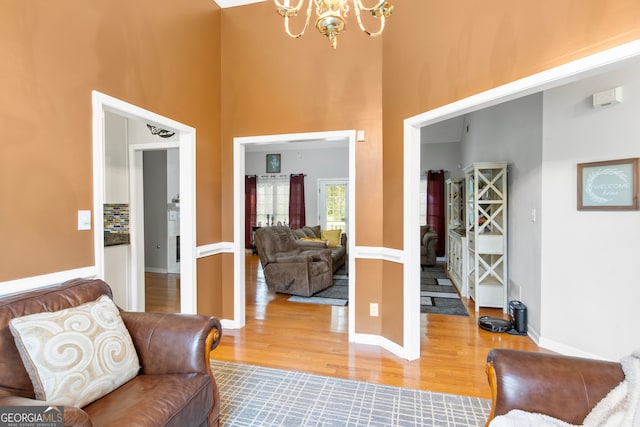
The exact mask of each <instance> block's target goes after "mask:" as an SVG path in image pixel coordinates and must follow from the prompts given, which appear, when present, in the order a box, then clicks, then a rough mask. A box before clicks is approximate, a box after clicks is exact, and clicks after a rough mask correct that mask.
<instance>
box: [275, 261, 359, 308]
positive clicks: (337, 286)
mask: <svg viewBox="0 0 640 427" xmlns="http://www.w3.org/2000/svg"><path fill="white" fill-rule="evenodd" d="M287 301H290V302H302V303H306V304H324V305H338V306H342V307H344V306H346V305H347V304H348V303H349V276H347V270H346V268H345V266H342V267H340V268H339V269H338V270H336V272H335V274H334V275H333V285H332V286H329V287H328V288H327V289H323V290H322V291H320V292H317V293H315V294H313V295H312V296H310V297H301V296H299V295H293V296H292V297H290V298H289V299H288V300H287Z"/></svg>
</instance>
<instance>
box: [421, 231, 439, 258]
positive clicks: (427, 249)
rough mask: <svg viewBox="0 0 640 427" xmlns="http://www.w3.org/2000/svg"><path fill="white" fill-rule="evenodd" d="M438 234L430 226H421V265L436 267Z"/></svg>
mask: <svg viewBox="0 0 640 427" xmlns="http://www.w3.org/2000/svg"><path fill="white" fill-rule="evenodd" d="M437 243H438V233H436V231H435V230H434V229H433V228H431V226H430V225H421V226H420V265H421V266H427V267H433V266H434V265H436V244H437Z"/></svg>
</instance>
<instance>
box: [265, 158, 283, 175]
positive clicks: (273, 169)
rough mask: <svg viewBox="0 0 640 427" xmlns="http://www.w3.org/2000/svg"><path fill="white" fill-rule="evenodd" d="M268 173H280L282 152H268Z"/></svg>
mask: <svg viewBox="0 0 640 427" xmlns="http://www.w3.org/2000/svg"><path fill="white" fill-rule="evenodd" d="M267 173H280V154H267Z"/></svg>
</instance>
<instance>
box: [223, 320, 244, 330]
mask: <svg viewBox="0 0 640 427" xmlns="http://www.w3.org/2000/svg"><path fill="white" fill-rule="evenodd" d="M220 324H221V325H222V328H223V329H242V328H244V325H240V323H239V322H238V321H237V320H230V319H221V320H220Z"/></svg>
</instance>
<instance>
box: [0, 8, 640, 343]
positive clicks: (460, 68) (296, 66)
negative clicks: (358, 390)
mask: <svg viewBox="0 0 640 427" xmlns="http://www.w3.org/2000/svg"><path fill="white" fill-rule="evenodd" d="M395 3H397V4H396V11H395V13H394V15H393V16H392V18H391V20H390V21H389V24H388V27H387V30H386V31H385V35H384V37H383V38H382V39H370V38H368V37H366V36H365V35H363V34H361V33H360V32H359V31H358V30H357V28H356V27H355V26H354V25H353V24H352V25H351V28H349V30H348V32H347V33H346V34H345V35H344V36H343V37H342V38H341V39H340V40H339V42H338V49H337V50H336V51H333V50H332V49H330V48H329V46H328V42H327V40H326V39H324V38H323V37H321V36H319V35H318V34H316V33H315V29H313V28H310V29H309V34H307V35H305V36H304V37H303V38H302V39H299V40H291V39H289V38H287V37H286V36H285V35H284V34H283V31H282V20H281V18H280V17H279V16H278V15H277V14H276V13H275V12H274V10H273V4H272V3H271V2H265V3H258V4H254V5H249V6H243V7H237V8H230V9H225V10H222V11H220V10H219V9H218V8H217V6H216V5H215V3H213V2H212V1H211V0H183V1H181V2H179V3H175V2H165V1H157V0H137V1H135V2H130V1H124V0H93V1H91V2H86V1H81V0H69V1H65V2H43V1H33V0H24V1H13V2H3V4H2V6H0V8H1V10H0V54H1V55H2V58H3V60H2V61H1V62H0V93H2V97H1V98H0V123H1V124H2V128H3V138H2V154H1V155H0V198H1V200H2V204H1V205H0V236H2V238H3V245H2V246H1V248H0V281H6V280H12V279H17V278H21V277H29V276H35V275H39V274H46V273H51V272H56V271H62V270H67V269H73V268H80V267H85V266H88V265H92V264H93V241H92V234H91V233H90V232H79V231H77V230H76V212H77V210H79V209H92V182H91V181H92V170H91V150H92V148H91V90H92V89H96V90H99V91H101V92H104V93H106V94H108V95H111V96H115V97H117V98H120V99H123V100H125V101H127V102H130V103H133V104H136V105H139V106H141V107H143V108H146V109H148V110H151V111H155V112H157V113H159V114H162V115H164V116H167V117H171V118H173V119H175V120H178V121H181V122H183V123H186V124H188V125H190V126H193V127H195V128H196V129H197V171H196V172H197V217H198V224H197V244H198V245H205V244H209V243H214V242H220V241H232V239H233V209H232V202H233V171H232V160H233V153H232V151H233V137H235V136H249V135H265V134H278V133H291V132H311V131H326V130H342V129H362V130H365V132H366V135H367V140H366V142H364V143H358V145H357V154H356V162H357V183H356V192H357V198H356V206H357V217H356V219H355V221H356V228H357V239H356V244H357V245H361V246H384V247H388V248H396V249H402V244H403V243H402V230H403V227H402V176H403V170H402V137H403V135H402V122H403V120H404V119H405V118H407V117H411V116H413V115H415V114H418V113H421V112H424V111H427V110H429V109H432V108H434V107H437V106H440V105H444V104H447V103H450V102H452V101H455V100H458V99H461V98H464V97H466V96H469V95H471V94H474V93H478V92H481V91H483V90H486V89H490V88H492V87H495V86H498V85H501V84H504V83H507V82H509V81H513V80H516V79H518V78H521V77H524V76H527V75H530V74H533V73H536V72H539V71H542V70H544V69H548V68H550V67H553V66H556V65H559V64H562V63H565V62H568V61H570V60H573V59H576V58H579V57H582V56H586V55H588V54H591V53H594V52H597V51H600V50H603V49H606V48H609V47H612V46H614V45H618V44H622V43H624V42H626V41H630V40H633V39H637V38H640V26H639V25H638V22H640V3H638V2H637V1H636V0H608V1H602V0H565V1H555V2H533V1H529V2H516V3H514V2H513V1H507V0H494V1H492V2H489V3H487V2H482V3H480V2H477V1H474V0H459V1H456V2H453V3H452V2H425V1H424V0H402V1H396V2H395ZM220 31H221V32H220ZM383 141H384V142H383ZM230 259H231V257H230V256H228V255H221V256H215V257H212V258H211V259H202V260H199V261H198V287H199V289H198V293H199V295H200V296H202V297H203V300H201V301H199V311H201V312H211V314H218V315H220V314H219V311H220V310H221V309H222V307H221V306H220V302H219V301H220V300H222V305H224V307H225V308H224V310H227V306H229V304H232V298H231V297H230V295H232V290H233V289H232V288H233V271H232V267H231V264H232V263H231V262H230ZM387 264H388V263H387V262H382V261H374V260H370V261H363V262H358V267H357V268H358V275H359V277H360V278H361V279H362V280H363V281H362V283H361V281H360V279H359V281H358V286H359V287H360V285H362V287H360V289H361V291H358V292H359V293H358V298H359V299H360V300H361V304H365V305H364V306H359V307H358V308H357V310H358V312H357V323H358V325H357V328H358V332H364V331H367V333H381V334H382V335H383V336H385V337H387V338H388V339H390V340H392V341H394V342H398V340H399V337H400V336H401V335H402V331H401V325H402V316H401V313H402V309H403V307H402V298H401V296H402V290H403V283H402V269H401V268H398V267H397V266H393V267H387ZM218 270H221V271H218ZM370 271H382V272H383V273H384V274H382V275H377V276H375V275H373V274H370V273H369V272H370ZM364 279H367V282H366V283H365V282H364ZM365 284H366V285H367V286H368V287H366V288H365ZM365 289H366V290H365ZM360 292H363V293H362V294H360ZM209 299H211V300H214V299H216V301H217V302H214V301H209ZM369 300H380V301H383V300H384V301H383V302H384V308H383V309H382V311H381V313H382V316H381V318H380V319H379V320H376V321H373V322H372V321H370V319H369V318H368V316H367V314H368V311H367V310H365V311H367V313H364V314H363V307H364V308H365V309H366V306H367V305H368V301H369ZM216 312H218V313H216ZM221 317H226V318H231V316H230V315H227V313H226V312H225V313H224V316H221ZM396 325H397V326H396ZM400 344H401V343H400Z"/></svg>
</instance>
